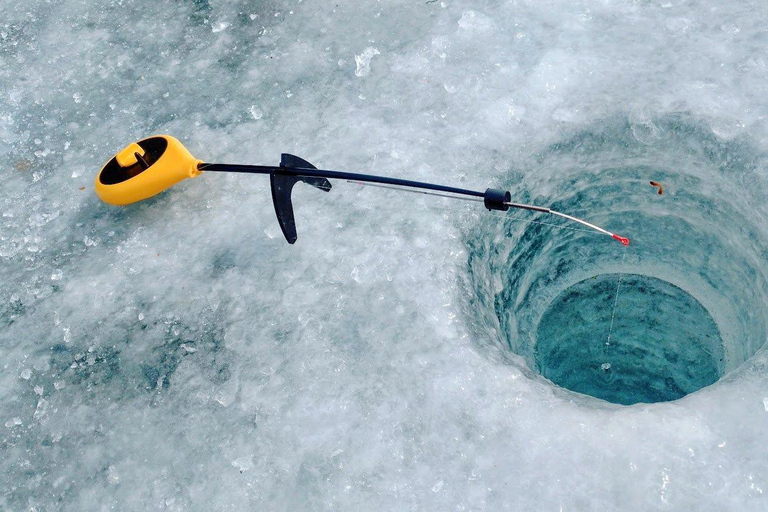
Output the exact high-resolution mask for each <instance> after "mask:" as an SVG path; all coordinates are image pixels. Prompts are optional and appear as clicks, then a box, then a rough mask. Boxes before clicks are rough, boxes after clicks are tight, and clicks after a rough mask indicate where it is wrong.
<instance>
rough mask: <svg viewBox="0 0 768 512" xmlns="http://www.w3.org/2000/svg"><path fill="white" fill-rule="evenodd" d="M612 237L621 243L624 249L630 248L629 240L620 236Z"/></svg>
mask: <svg viewBox="0 0 768 512" xmlns="http://www.w3.org/2000/svg"><path fill="white" fill-rule="evenodd" d="M611 236H613V238H614V239H616V240H618V241H619V242H621V245H623V246H624V247H629V238H626V237H623V236H619V235H611Z"/></svg>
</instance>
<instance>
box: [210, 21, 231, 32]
mask: <svg viewBox="0 0 768 512" xmlns="http://www.w3.org/2000/svg"><path fill="white" fill-rule="evenodd" d="M230 25H231V23H229V22H226V21H217V22H215V23H212V24H211V32H213V33H216V32H222V31H224V30H226V29H227V28H229V26H230Z"/></svg>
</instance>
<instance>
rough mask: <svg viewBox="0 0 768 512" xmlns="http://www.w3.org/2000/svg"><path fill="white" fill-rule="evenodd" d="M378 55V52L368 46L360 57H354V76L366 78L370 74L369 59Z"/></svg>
mask: <svg viewBox="0 0 768 512" xmlns="http://www.w3.org/2000/svg"><path fill="white" fill-rule="evenodd" d="M374 55H380V53H379V50H377V49H376V48H373V47H371V46H369V47H368V48H366V49H365V50H363V53H361V54H360V55H355V65H356V69H355V76H368V74H369V73H370V72H371V59H372V58H373V57H374Z"/></svg>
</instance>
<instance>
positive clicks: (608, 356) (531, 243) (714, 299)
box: [467, 115, 768, 405]
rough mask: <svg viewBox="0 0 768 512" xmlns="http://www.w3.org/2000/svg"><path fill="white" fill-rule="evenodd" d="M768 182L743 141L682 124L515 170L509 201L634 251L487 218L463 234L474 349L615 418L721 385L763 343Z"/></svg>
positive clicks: (616, 123)
mask: <svg viewBox="0 0 768 512" xmlns="http://www.w3.org/2000/svg"><path fill="white" fill-rule="evenodd" d="M765 167H766V159H765V156H764V155H762V154H759V153H757V152H756V151H754V150H753V149H752V146H751V145H750V144H749V142H748V141H746V140H722V139H721V138H719V137H718V136H717V135H716V134H715V133H713V132H712V131H711V130H710V129H709V128H708V127H706V126H704V125H702V124H700V123H697V122H696V121H695V120H692V119H689V118H686V117H685V116H683V115H676V116H668V117H665V118H663V119H653V120H652V119H650V118H648V117H644V118H642V119H641V120H640V121H638V120H636V119H633V118H632V117H630V118H629V119H627V118H626V117H623V118H621V119H614V120H611V121H610V122H607V123H606V124H604V125H601V126H600V127H597V128H594V129H592V130H586V131H583V132H580V133H577V134H576V135H574V136H573V137H571V138H569V139H567V140H564V141H562V142H560V143H557V144H554V145H551V146H550V147H548V148H546V149H544V150H543V151H541V152H540V153H539V154H538V156H537V157H536V158H534V159H531V160H530V161H526V162H523V163H516V164H515V165H514V166H512V169H511V170H510V172H509V174H508V177H507V179H508V182H507V185H508V187H509V189H510V190H511V192H512V195H513V197H514V198H515V199H516V200H519V201H520V202H529V203H534V204H539V205H549V206H551V207H552V208H554V209H556V210H559V211H562V212H566V213H570V214H572V215H576V216H579V217H582V218H584V219H586V220H589V221H592V222H594V223H596V224H598V225H601V226H604V227H606V228H607V229H609V230H612V231H615V232H617V233H619V234H621V235H625V236H628V237H630V238H631V240H632V243H631V245H630V247H629V248H627V249H625V248H623V247H622V246H621V245H620V244H618V243H617V242H616V241H614V240H611V239H610V238H609V237H607V236H604V235H599V234H593V233H589V232H586V231H582V230H573V229H561V228H559V227H556V225H557V226H562V227H566V228H574V227H575V228H578V226H577V225H572V224H570V225H569V224H564V223H562V222H559V220H558V219H553V218H551V217H546V216H542V215H535V216H534V215H531V214H529V213H527V212H514V211H511V212H510V213H509V214H508V216H506V217H505V216H499V215H485V216H483V217H481V218H480V219H479V221H478V223H477V225H475V226H473V227H472V228H471V229H469V230H468V233H467V245H468V249H469V259H468V274H467V275H468V280H467V286H468V292H469V293H468V296H469V297H471V299H469V300H470V304H469V305H468V311H469V312H470V315H471V316H472V317H473V318H474V320H473V322H474V326H475V328H476V329H477V331H478V333H479V334H480V336H478V338H479V339H481V340H486V341H481V342H480V343H481V344H482V345H483V347H484V349H486V350H489V351H491V352H494V351H495V352H496V353H502V354H504V355H505V357H507V356H508V357H509V360H510V361H511V363H512V364H519V365H525V366H527V367H528V368H529V369H530V370H532V371H533V372H535V373H537V374H539V375H540V376H543V378H545V379H547V381H548V382H551V383H552V384H554V385H556V386H557V387H558V388H559V389H568V390H570V391H573V392H577V393H581V394H585V395H590V396H593V397H596V398H599V399H602V400H606V401H609V402H613V403H617V404H623V405H630V404H634V403H640V402H642V403H649V402H664V401H669V400H675V399H678V398H681V397H683V396H685V395H687V394H689V393H692V392H694V391H696V390H698V389H700V388H703V387H705V386H708V385H711V384H713V383H715V382H717V381H718V380H719V379H720V378H721V377H722V376H723V375H725V374H727V373H728V372H731V371H734V370H735V369H736V368H737V367H739V365H741V364H742V363H744V362H745V361H746V360H747V359H748V358H749V357H750V356H752V355H753V354H754V353H755V352H756V351H757V350H758V349H760V348H761V347H762V346H763V345H764V343H765V341H766V319H767V318H768V300H766V299H767V294H768V288H767V286H766V267H767V266H768V259H767V256H768V251H766V248H767V247H768V244H767V237H766V230H768V223H766V208H765V204H766V201H765V192H764V191H765V190H766V185H765V183H764V180H763V178H762V177H761V173H762V174H763V175H765V174H764V173H765ZM652 180H653V181H657V182H660V183H661V184H662V185H663V187H664V188H663V190H664V193H663V194H662V195H659V194H658V193H657V189H656V188H654V187H652V186H651V185H650V184H649V181H652ZM505 215H507V214H505ZM529 221H535V222H529ZM620 281H621V283H620ZM617 289H618V295H617ZM612 322H613V325H612V327H611V323H612ZM499 349H501V350H499ZM489 353H490V352H489ZM536 378H540V377H536Z"/></svg>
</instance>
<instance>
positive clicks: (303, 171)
mask: <svg viewBox="0 0 768 512" xmlns="http://www.w3.org/2000/svg"><path fill="white" fill-rule="evenodd" d="M197 168H198V169H199V170H201V171H214V172H245V173H251V174H272V173H274V172H277V173H282V174H288V175H290V176H317V177H320V178H332V179H339V180H354V181H363V182H368V183H384V184H387V185H397V186H400V187H411V188H421V189H425V190H436V191H439V192H448V193H451V194H460V195H465V196H473V197H485V193H484V192H477V191H474V190H467V189H463V188H456V187H447V186H445V185H436V184H434V183H425V182H422V181H412V180H402V179H399V178H388V177H386V176H375V175H372V174H357V173H353V172H342V171H328V170H325V169H310V168H306V167H275V166H268V165H236V164H210V163H202V164H200V165H198V167H197Z"/></svg>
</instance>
